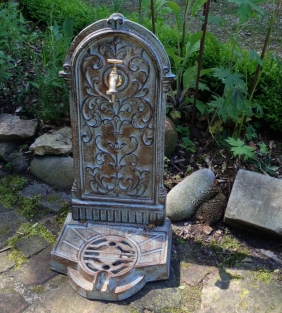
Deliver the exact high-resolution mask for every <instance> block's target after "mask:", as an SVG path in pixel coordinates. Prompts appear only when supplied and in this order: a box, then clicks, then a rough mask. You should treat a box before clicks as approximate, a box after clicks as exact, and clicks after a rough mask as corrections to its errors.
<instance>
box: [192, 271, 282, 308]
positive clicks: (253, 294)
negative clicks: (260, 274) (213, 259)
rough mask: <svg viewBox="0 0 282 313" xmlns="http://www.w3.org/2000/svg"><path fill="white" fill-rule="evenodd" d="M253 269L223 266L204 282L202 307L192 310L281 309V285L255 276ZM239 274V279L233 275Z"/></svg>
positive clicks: (237, 275)
mask: <svg viewBox="0 0 282 313" xmlns="http://www.w3.org/2000/svg"><path fill="white" fill-rule="evenodd" d="M254 274H255V272H254V271H250V270H246V269H238V270H237V269H225V270H221V271H220V272H219V273H218V274H215V275H214V276H213V277H211V278H210V279H209V280H208V281H207V283H206V284H204V285H203V290H202V303H201V309H200V310H197V311H196V312H195V313H207V312H209V313H210V312H215V313H226V312H232V313H233V312H234V313H235V312H242V313H243V312H245V313H250V312H260V311H261V312H273V313H280V312H282V302H281V300H279V301H277V299H281V286H279V285H278V284H277V283H275V281H271V282H269V284H266V283H264V282H261V281H257V280H255V279H254V277H255V276H254ZM235 277H240V279H235Z"/></svg>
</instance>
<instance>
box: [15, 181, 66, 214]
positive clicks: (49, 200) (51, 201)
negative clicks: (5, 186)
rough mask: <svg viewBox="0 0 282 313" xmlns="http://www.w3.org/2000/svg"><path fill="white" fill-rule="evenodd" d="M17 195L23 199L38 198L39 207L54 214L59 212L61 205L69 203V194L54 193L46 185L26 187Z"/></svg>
mask: <svg viewBox="0 0 282 313" xmlns="http://www.w3.org/2000/svg"><path fill="white" fill-rule="evenodd" d="M18 194H19V195H20V196H22V197H25V198H33V197H35V196H40V197H41V199H40V201H39V205H40V207H41V208H42V209H46V210H48V211H49V212H55V213H57V212H59V211H60V210H61V208H62V205H63V203H65V202H70V201H71V195H70V194H66V193H65V192H61V193H55V192H53V191H52V188H51V187H50V186H48V185H46V184H33V185H28V186H27V187H25V188H24V189H22V190H20V191H19V192H18Z"/></svg>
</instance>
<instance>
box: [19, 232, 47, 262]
mask: <svg viewBox="0 0 282 313" xmlns="http://www.w3.org/2000/svg"><path fill="white" fill-rule="evenodd" d="M16 246H17V248H18V249H19V250H20V251H21V253H22V254H23V256H24V257H25V258H29V257H30V256H32V255H34V254H37V253H38V252H40V251H42V250H43V249H45V248H47V247H48V246H49V243H48V242H47V241H46V240H45V239H43V238H42V237H40V236H33V237H31V238H25V239H21V240H20V241H18V242H17V243H16Z"/></svg>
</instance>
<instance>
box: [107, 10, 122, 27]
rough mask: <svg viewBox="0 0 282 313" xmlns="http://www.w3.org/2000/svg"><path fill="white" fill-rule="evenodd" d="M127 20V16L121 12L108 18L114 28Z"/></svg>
mask: <svg viewBox="0 0 282 313" xmlns="http://www.w3.org/2000/svg"><path fill="white" fill-rule="evenodd" d="M124 21H125V17H124V16H123V15H122V14H120V13H113V14H112V15H111V16H110V17H109V18H108V24H109V25H111V26H113V27H114V29H118V28H119V26H121V25H123V24H124Z"/></svg>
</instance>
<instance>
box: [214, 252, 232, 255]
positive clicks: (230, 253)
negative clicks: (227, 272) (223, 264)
mask: <svg viewBox="0 0 282 313" xmlns="http://www.w3.org/2000/svg"><path fill="white" fill-rule="evenodd" d="M216 253H217V254H227V255H232V254H234V253H233V252H216Z"/></svg>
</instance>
